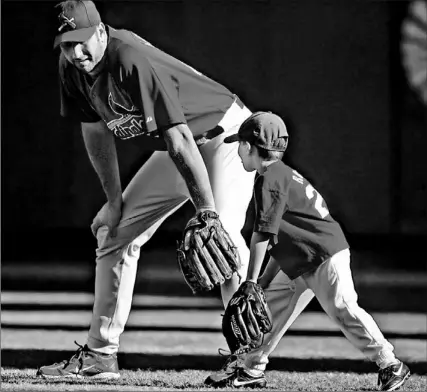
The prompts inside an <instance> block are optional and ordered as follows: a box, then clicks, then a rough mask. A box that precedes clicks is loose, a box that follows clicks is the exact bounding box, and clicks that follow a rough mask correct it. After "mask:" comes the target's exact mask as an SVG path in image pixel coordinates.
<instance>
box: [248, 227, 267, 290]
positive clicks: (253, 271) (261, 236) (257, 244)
mask: <svg viewBox="0 0 427 392" xmlns="http://www.w3.org/2000/svg"><path fill="white" fill-rule="evenodd" d="M269 240H270V234H268V233H262V232H254V233H253V234H252V238H251V254H250V257H249V267H248V275H247V278H246V280H249V281H251V282H254V283H257V281H258V277H259V273H260V271H261V267H262V263H263V261H264V257H265V252H266V251H267V247H268V243H269Z"/></svg>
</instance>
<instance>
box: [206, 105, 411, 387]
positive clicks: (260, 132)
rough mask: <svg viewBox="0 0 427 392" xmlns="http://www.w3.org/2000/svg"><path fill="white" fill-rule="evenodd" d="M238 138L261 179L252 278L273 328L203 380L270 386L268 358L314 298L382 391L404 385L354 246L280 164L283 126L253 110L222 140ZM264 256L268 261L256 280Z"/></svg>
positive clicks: (318, 199) (311, 192)
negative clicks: (355, 271)
mask: <svg viewBox="0 0 427 392" xmlns="http://www.w3.org/2000/svg"><path fill="white" fill-rule="evenodd" d="M235 141H238V142H239V151H238V152H239V156H240V158H241V159H242V163H243V166H244V168H245V170H246V171H255V170H256V171H257V172H258V174H259V176H258V178H257V179H256V181H255V185H254V196H255V208H256V216H255V223H254V229H253V235H252V239H251V246H250V260H249V267H248V268H249V269H248V274H247V280H250V281H252V282H258V283H259V284H261V286H262V287H263V288H264V289H265V294H266V297H267V302H268V305H269V307H270V310H271V312H272V315H273V329H272V331H271V332H270V333H268V334H266V335H265V336H264V340H263V344H262V345H261V346H260V347H259V348H257V349H254V350H252V351H250V352H248V353H246V354H244V355H239V356H238V355H232V356H231V357H230V358H229V360H228V361H227V362H226V364H225V365H224V367H223V368H222V369H221V370H220V371H219V372H217V373H215V374H213V375H211V376H209V377H208V378H207V379H206V381H205V383H206V384H208V385H212V386H222V385H229V386H235V387H239V386H246V387H256V388H259V387H265V386H266V380H265V376H264V370H265V368H266V365H267V363H268V357H269V355H270V354H271V353H272V352H273V351H274V349H275V348H276V346H277V344H278V343H279V341H280V339H281V338H282V336H283V335H284V333H285V332H286V331H287V329H288V328H289V327H290V326H291V325H292V323H293V322H294V321H295V319H296V318H297V317H298V315H299V314H300V313H301V312H302V311H303V309H304V308H305V307H306V306H307V304H308V303H309V302H310V301H311V299H312V298H313V297H314V296H316V297H317V299H318V300H319V303H320V304H321V306H322V307H323V309H324V310H325V312H326V313H327V314H328V316H329V317H330V318H331V319H332V320H334V322H335V323H336V324H338V326H339V327H340V328H341V330H342V331H343V333H344V335H345V336H346V338H347V339H348V340H349V341H350V342H351V343H352V344H353V345H354V346H355V347H356V348H358V349H359V350H360V351H361V352H362V353H363V354H364V355H365V356H366V357H368V358H369V359H370V360H371V361H373V362H375V363H376V364H377V365H378V367H379V375H378V385H379V389H380V390H383V391H393V390H395V389H397V388H399V387H400V386H401V385H403V383H404V382H405V381H406V380H407V379H408V377H409V375H410V371H409V369H408V367H407V366H406V365H405V364H403V363H402V362H401V361H399V360H398V359H397V358H396V357H395V355H394V353H393V350H394V348H393V346H392V345H391V344H390V343H389V342H388V341H387V340H386V339H385V338H384V336H383V334H382V333H381V331H380V330H379V328H378V326H377V324H376V323H375V321H374V320H373V319H372V317H371V316H370V315H369V314H368V313H366V312H365V311H364V310H363V309H361V308H360V307H359V306H358V304H357V294H356V292H355V289H354V285H353V280H352V276H351V269H350V251H349V245H348V243H347V241H346V239H345V236H344V233H343V232H342V230H341V227H340V225H339V224H338V223H337V222H336V221H335V220H334V219H333V218H332V217H331V215H330V213H329V211H328V208H327V206H326V203H325V201H324V200H323V198H322V196H321V195H320V194H319V192H318V191H317V190H316V189H315V188H314V187H313V186H312V185H311V184H310V183H309V182H308V181H307V180H306V179H305V178H304V177H303V176H302V175H301V174H299V173H298V172H297V171H296V170H294V169H292V168H291V167H289V166H287V165H286V164H284V163H283V162H282V160H281V159H282V157H283V154H284V151H285V150H286V147H287V144H288V132H287V129H286V126H285V124H284V122H283V121H282V119H281V118H280V117H278V116H277V115H275V114H273V113H271V112H268V113H267V112H257V113H254V114H252V115H251V116H250V117H249V118H248V119H246V120H245V121H244V122H243V124H242V125H241V127H240V129H239V131H238V134H235V135H232V136H229V137H227V138H226V139H225V142H226V143H232V142H235ZM267 251H268V252H269V255H270V260H269V262H268V264H267V266H266V269H265V272H264V274H263V275H262V277H261V278H260V279H259V280H258V277H259V273H260V270H261V266H262V262H263V260H264V257H265V253H266V252H267ZM235 354H236V353H235Z"/></svg>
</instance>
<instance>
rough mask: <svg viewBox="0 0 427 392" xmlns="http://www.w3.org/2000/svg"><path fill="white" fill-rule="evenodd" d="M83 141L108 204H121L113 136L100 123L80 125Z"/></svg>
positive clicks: (120, 189)
mask: <svg viewBox="0 0 427 392" xmlns="http://www.w3.org/2000/svg"><path fill="white" fill-rule="evenodd" d="M82 133H83V140H84V143H85V146H86V150H87V153H88V155H89V159H90V161H91V163H92V165H93V167H94V169H95V171H96V173H97V174H98V177H99V179H100V181H101V185H102V188H103V189H104V192H105V194H106V196H107V199H108V201H109V202H110V203H113V204H120V203H121V202H122V187H121V182H120V174H119V165H118V160H117V151H116V144H115V141H114V135H113V134H112V133H111V132H110V131H109V130H108V129H107V128H106V126H105V125H104V124H103V123H102V122H99V123H82Z"/></svg>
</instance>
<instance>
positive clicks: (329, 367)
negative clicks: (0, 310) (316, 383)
mask: <svg viewBox="0 0 427 392" xmlns="http://www.w3.org/2000/svg"><path fill="white" fill-rule="evenodd" d="M73 354H74V352H72V351H54V350H9V349H8V350H2V358H1V359H2V367H13V368H18V369H25V368H37V367H40V366H42V365H47V364H51V363H54V362H60V361H62V360H64V359H65V358H70V357H71V356H72V355H73ZM118 360H119V365H120V368H121V369H123V370H136V369H147V370H148V369H149V370H184V369H195V370H217V369H219V368H220V367H221V366H222V365H223V364H224V357H222V356H219V355H215V356H213V355H188V354H186V355H159V354H134V353H119V355H118ZM407 364H408V366H409V367H410V369H411V372H412V373H413V374H418V375H427V360H426V361H423V362H413V363H411V362H407ZM268 370H286V371H293V372H316V371H324V372H332V371H336V372H352V373H359V374H361V373H375V372H376V371H377V368H376V365H375V364H373V363H371V362H368V361H367V360H357V359H335V358H321V359H319V358H307V359H301V358H277V357H276V358H275V357H273V358H271V359H270V363H269V365H268Z"/></svg>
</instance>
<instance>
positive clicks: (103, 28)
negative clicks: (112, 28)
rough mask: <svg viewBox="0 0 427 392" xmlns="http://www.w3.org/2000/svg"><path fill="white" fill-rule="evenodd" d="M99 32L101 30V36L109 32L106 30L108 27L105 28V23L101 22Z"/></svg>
mask: <svg viewBox="0 0 427 392" xmlns="http://www.w3.org/2000/svg"><path fill="white" fill-rule="evenodd" d="M98 32H99V36H100V37H103V36H104V35H106V34H107V31H106V29H105V25H104V23H102V22H101V23H100V24H99V25H98Z"/></svg>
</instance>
